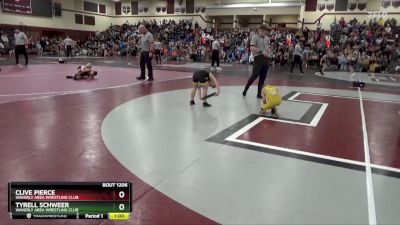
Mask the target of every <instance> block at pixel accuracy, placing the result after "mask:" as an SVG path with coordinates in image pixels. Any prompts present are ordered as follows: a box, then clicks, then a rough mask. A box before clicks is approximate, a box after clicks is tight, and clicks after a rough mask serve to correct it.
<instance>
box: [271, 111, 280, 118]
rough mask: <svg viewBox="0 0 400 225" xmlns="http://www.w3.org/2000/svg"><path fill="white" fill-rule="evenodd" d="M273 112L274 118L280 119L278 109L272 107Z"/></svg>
mask: <svg viewBox="0 0 400 225" xmlns="http://www.w3.org/2000/svg"><path fill="white" fill-rule="evenodd" d="M271 114H272V117H273V118H274V119H279V114H278V110H277V109H272V110H271Z"/></svg>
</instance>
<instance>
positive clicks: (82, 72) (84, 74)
mask: <svg viewBox="0 0 400 225" xmlns="http://www.w3.org/2000/svg"><path fill="white" fill-rule="evenodd" d="M96 75H97V71H95V70H93V69H92V64H91V63H88V64H86V65H83V66H79V67H78V72H77V73H76V74H75V76H67V79H74V80H81V79H87V78H90V79H94V77H95V76H96Z"/></svg>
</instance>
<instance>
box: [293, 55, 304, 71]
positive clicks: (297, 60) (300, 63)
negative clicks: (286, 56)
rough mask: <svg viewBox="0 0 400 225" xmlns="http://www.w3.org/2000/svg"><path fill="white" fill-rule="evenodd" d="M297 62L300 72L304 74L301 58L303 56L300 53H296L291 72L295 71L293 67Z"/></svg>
mask: <svg viewBox="0 0 400 225" xmlns="http://www.w3.org/2000/svg"><path fill="white" fill-rule="evenodd" d="M296 64H299V68H300V73H302V74H303V60H302V59H301V56H299V55H294V59H293V63H292V68H291V69H290V72H291V73H293V68H294V66H295V65H296Z"/></svg>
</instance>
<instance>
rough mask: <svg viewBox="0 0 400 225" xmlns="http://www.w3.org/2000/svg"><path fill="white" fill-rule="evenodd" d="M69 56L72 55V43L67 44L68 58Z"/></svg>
mask: <svg viewBox="0 0 400 225" xmlns="http://www.w3.org/2000/svg"><path fill="white" fill-rule="evenodd" d="M69 56H72V46H71V45H67V58H68V57H69Z"/></svg>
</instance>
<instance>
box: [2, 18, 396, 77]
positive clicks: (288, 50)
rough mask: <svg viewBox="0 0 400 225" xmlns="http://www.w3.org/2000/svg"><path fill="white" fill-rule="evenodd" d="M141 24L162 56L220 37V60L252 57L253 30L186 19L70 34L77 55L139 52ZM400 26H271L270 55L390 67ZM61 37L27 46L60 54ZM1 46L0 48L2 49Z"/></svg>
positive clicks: (191, 52)
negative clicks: (85, 34) (77, 36)
mask: <svg viewBox="0 0 400 225" xmlns="http://www.w3.org/2000/svg"><path fill="white" fill-rule="evenodd" d="M139 24H146V26H147V27H148V29H149V31H150V32H151V33H153V34H154V37H155V40H156V41H159V42H160V43H161V46H162V47H161V57H162V60H161V61H166V60H178V61H207V60H210V59H211V44H212V42H213V41H214V40H215V39H218V40H219V42H220V44H221V46H222V47H221V54H220V56H221V61H222V62H228V63H251V62H252V55H251V53H250V51H249V47H250V39H251V36H252V35H253V34H254V33H255V32H256V31H255V30H247V31H244V30H240V29H233V30H229V31H228V30H226V31H223V30H222V31H221V30H220V31H218V30H215V29H209V28H208V29H203V28H202V27H200V26H199V25H198V24H197V23H193V22H192V21H188V20H181V21H178V22H176V21H174V20H169V21H167V20H164V21H159V22H157V21H155V20H150V21H141V22H138V23H137V24H129V23H128V22H126V23H124V24H122V25H112V24H111V26H110V27H109V28H108V29H107V30H105V31H103V32H96V33H94V34H92V35H90V36H89V37H88V39H87V40H85V41H80V40H74V41H75V44H74V47H73V51H74V52H75V54H76V55H90V56H113V55H118V56H121V57H126V56H129V57H136V56H137V55H138V53H139V52H140V45H139V43H140V41H139V40H140V34H139V31H138V26H139ZM399 34H400V29H399V26H398V24H397V21H396V20H395V19H387V20H384V19H382V18H380V19H371V20H370V21H369V22H367V21H363V22H360V21H357V19H356V18H354V19H353V20H351V21H345V20H344V19H343V18H341V19H340V20H339V21H337V22H334V23H333V24H332V25H331V31H330V32H326V31H324V29H321V28H318V29H317V30H316V31H310V30H309V29H308V28H307V27H305V28H304V29H299V30H295V29H278V28H271V29H270V31H269V32H268V34H267V35H268V37H269V40H270V52H271V54H270V59H271V63H272V64H273V65H275V66H285V65H286V64H288V63H290V62H292V61H293V52H294V46H295V45H296V44H297V43H300V45H301V49H302V52H303V56H302V59H303V64H304V67H306V68H307V67H311V66H320V60H321V58H322V57H323V56H325V57H324V58H326V59H327V60H325V62H324V63H326V68H327V69H333V70H344V71H363V72H394V71H395V68H396V66H398V65H399V60H400V59H399V58H400V48H399V45H400V38H399ZM6 39H7V35H5V33H2V35H1V38H0V43H1V44H2V45H3V47H2V46H0V51H1V52H2V53H3V54H4V53H5V52H6V50H7V49H13V46H12V42H13V41H12V37H8V40H6ZM63 43H64V42H63V39H62V38H61V37H60V38H58V39H57V38H47V37H43V38H42V39H41V40H36V41H34V40H32V41H30V43H29V45H28V52H35V53H38V54H51V53H53V54H59V55H62V54H64V49H65V48H64V46H63ZM1 48H2V50H1Z"/></svg>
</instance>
